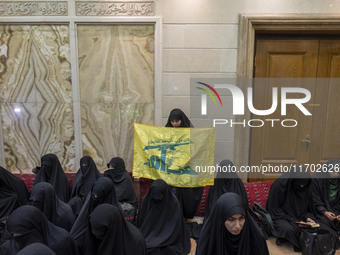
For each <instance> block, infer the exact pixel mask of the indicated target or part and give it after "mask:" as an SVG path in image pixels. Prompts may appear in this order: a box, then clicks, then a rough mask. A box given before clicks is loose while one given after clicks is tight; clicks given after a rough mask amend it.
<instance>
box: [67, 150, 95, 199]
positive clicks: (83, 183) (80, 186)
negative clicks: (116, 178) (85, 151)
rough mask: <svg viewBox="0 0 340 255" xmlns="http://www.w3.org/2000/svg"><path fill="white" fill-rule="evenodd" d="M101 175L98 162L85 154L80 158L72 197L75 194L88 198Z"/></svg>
mask: <svg viewBox="0 0 340 255" xmlns="http://www.w3.org/2000/svg"><path fill="white" fill-rule="evenodd" d="M99 177H101V174H100V172H99V171H98V169H97V166H96V163H95V162H94V160H93V159H92V158H91V157H90V156H84V157H82V158H81V159H80V168H79V170H78V172H77V173H76V175H75V176H74V179H73V184H72V193H71V198H73V197H75V196H79V197H81V198H82V199H83V200H85V199H86V196H87V194H88V193H89V192H90V191H91V188H92V185H93V184H94V183H95V182H96V180H97V179H98V178H99Z"/></svg>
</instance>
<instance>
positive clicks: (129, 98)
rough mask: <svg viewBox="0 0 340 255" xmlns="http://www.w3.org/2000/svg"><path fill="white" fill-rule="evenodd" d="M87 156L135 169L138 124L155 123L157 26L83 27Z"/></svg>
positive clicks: (81, 73)
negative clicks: (118, 160) (117, 160)
mask: <svg viewBox="0 0 340 255" xmlns="http://www.w3.org/2000/svg"><path fill="white" fill-rule="evenodd" d="M77 35H78V57H79V84H80V101H81V119H82V144H83V155H91V156H92V157H93V158H94V160H95V162H96V163H97V165H98V168H99V169H100V170H104V169H106V164H107V163H108V161H109V160H110V159H111V158H112V157H115V156H120V157H122V158H123V159H124V160H125V162H126V167H127V169H129V170H131V169H132V159H133V122H139V123H144V124H151V125H152V124H153V123H154V26H153V25H102V26H88V25H79V26H78V29H77Z"/></svg>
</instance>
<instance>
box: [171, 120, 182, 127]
mask: <svg viewBox="0 0 340 255" xmlns="http://www.w3.org/2000/svg"><path fill="white" fill-rule="evenodd" d="M181 124H182V121H181V120H172V121H171V125H172V126H173V127H180V126H181Z"/></svg>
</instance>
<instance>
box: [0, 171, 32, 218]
mask: <svg viewBox="0 0 340 255" xmlns="http://www.w3.org/2000/svg"><path fill="white" fill-rule="evenodd" d="M28 197H29V193H28V190H27V187H26V185H25V183H24V181H23V180H21V179H20V178H19V177H17V176H15V175H14V174H12V173H10V172H9V171H7V170H6V169H5V168H3V167H1V166H0V219H3V218H5V217H7V216H8V215H10V214H11V213H12V212H13V211H14V209H16V208H17V207H19V206H22V205H25V204H26V203H27V201H28Z"/></svg>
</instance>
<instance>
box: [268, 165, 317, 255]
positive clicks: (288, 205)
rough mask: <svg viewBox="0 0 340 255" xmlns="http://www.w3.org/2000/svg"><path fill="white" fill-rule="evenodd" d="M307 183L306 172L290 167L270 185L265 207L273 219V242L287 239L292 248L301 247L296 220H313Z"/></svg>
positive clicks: (299, 167) (298, 167) (299, 232)
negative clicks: (274, 239)
mask: <svg viewBox="0 0 340 255" xmlns="http://www.w3.org/2000/svg"><path fill="white" fill-rule="evenodd" d="M310 184H311V178H310V174H309V172H308V171H307V170H306V169H305V168H303V167H301V166H293V167H292V168H291V169H290V170H289V172H287V173H284V174H282V175H281V176H280V177H279V178H278V179H276V180H275V181H274V182H273V184H272V186H271V187H270V190H269V195H268V199H267V204H266V208H267V211H268V212H269V214H270V216H271V217H272V219H273V223H274V230H273V235H274V236H275V237H277V241H276V244H277V245H280V243H281V242H282V241H285V240H287V241H289V242H290V243H291V244H293V245H294V250H295V251H299V250H301V245H300V236H301V229H300V228H299V226H298V224H297V223H296V222H297V221H304V222H311V223H314V219H313V218H314V216H313V214H312V212H313V208H312V198H311V196H310V193H309V187H310Z"/></svg>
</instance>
